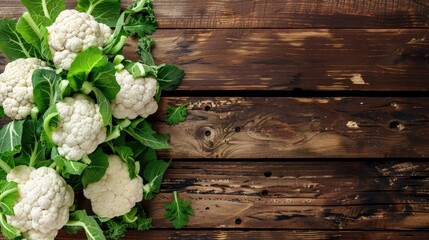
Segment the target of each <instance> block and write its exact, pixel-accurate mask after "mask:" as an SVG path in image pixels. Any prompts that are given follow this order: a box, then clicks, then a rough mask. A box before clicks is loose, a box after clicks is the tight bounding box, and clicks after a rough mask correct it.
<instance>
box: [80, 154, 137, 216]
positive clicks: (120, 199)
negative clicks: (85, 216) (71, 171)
mask: <svg viewBox="0 0 429 240" xmlns="http://www.w3.org/2000/svg"><path fill="white" fill-rule="evenodd" d="M83 194H84V195H85V197H86V198H88V199H89V200H91V206H92V210H93V211H94V212H95V213H96V214H97V215H98V216H100V217H103V218H109V219H110V218H114V217H118V216H121V215H124V214H126V213H128V212H129V211H131V208H133V207H134V206H135V204H136V203H138V202H140V201H141V200H142V199H143V179H142V178H141V177H140V176H137V177H136V178H134V179H130V176H129V173H128V166H127V164H126V163H125V162H124V161H122V159H121V158H120V157H119V156H117V155H110V156H109V167H108V168H107V170H106V173H105V175H104V176H103V177H102V178H101V179H100V181H98V182H95V183H91V184H89V185H88V186H87V187H86V188H85V189H84V190H83Z"/></svg>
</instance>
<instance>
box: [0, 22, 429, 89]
mask: <svg viewBox="0 0 429 240" xmlns="http://www.w3.org/2000/svg"><path fill="white" fill-rule="evenodd" d="M426 35H427V30H426V29H422V30H404V29H391V30H374V29H369V30H368V29H366V30H345V29H342V30H328V29H319V30H282V29H281V30H267V29H256V30H254V29H251V30H249V29H218V30H191V29H188V30H159V31H157V33H156V34H155V35H154V38H155V39H156V41H157V47H156V48H155V49H154V56H155V59H156V61H157V62H158V63H173V64H177V65H179V66H181V67H183V68H185V70H186V77H185V80H184V81H183V83H182V85H180V87H179V88H178V89H179V90H215V91H218V90H294V89H305V90H358V91H363V90H371V91H390V90H397V91H407V90H408V91H428V90H429V82H428V81H427V79H429V69H428V66H429V38H426V37H425V36H426ZM136 45H137V43H136V42H135V41H130V42H129V43H128V46H127V48H126V50H125V51H126V55H127V57H129V58H130V59H132V60H138V59H139V58H138V56H137V54H136V52H135V49H136ZM6 62H7V61H6V59H4V57H0V72H2V71H3V70H4V65H5V64H6Z"/></svg>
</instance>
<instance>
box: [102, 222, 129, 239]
mask: <svg viewBox="0 0 429 240" xmlns="http://www.w3.org/2000/svg"><path fill="white" fill-rule="evenodd" d="M106 225H107V230H106V231H105V233H106V236H107V237H108V238H110V239H120V238H122V237H123V236H125V233H126V232H127V224H125V223H123V222H121V221H120V220H118V219H110V220H109V221H107V222H106Z"/></svg>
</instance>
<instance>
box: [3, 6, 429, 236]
mask: <svg viewBox="0 0 429 240" xmlns="http://www.w3.org/2000/svg"><path fill="white" fill-rule="evenodd" d="M75 2H76V1H68V6H69V7H72V6H74V5H75ZM123 2H124V5H127V4H128V3H130V2H131V0H124V1H123ZM154 8H155V14H156V15H157V19H158V21H159V23H160V28H161V29H160V30H158V31H157V32H156V34H155V35H154V38H155V40H156V47H155V49H154V55H155V59H156V61H157V62H169V63H175V64H178V65H180V66H182V67H184V68H185V70H186V74H187V75H186V78H185V80H184V81H183V84H182V85H181V86H180V87H179V89H178V90H176V91H173V92H170V93H166V97H164V98H163V100H162V102H161V104H160V111H159V112H158V113H157V114H156V115H155V116H152V117H151V121H152V122H153V123H154V125H155V127H156V128H157V129H158V130H159V131H160V132H164V133H170V134H171V144H172V145H173V147H174V148H173V149H171V150H168V151H161V152H159V155H160V156H161V157H162V158H164V159H170V158H171V159H173V164H172V166H171V168H170V169H169V170H168V172H167V174H166V178H165V180H164V182H163V187H162V190H161V193H160V194H158V195H157V196H156V198H155V199H154V200H153V201H150V202H145V203H143V204H144V206H145V208H146V209H147V210H148V213H149V214H150V215H151V217H153V219H154V229H153V230H151V231H148V232H145V233H139V232H135V231H131V232H129V234H127V236H126V237H125V239H427V238H429V231H427V230H428V229H429V186H428V183H429V161H428V155H429V94H428V93H429V92H428V91H429V25H428V24H429V1H428V0H403V1H393V0H347V1H340V0H326V1H319V0H308V1H304V0H181V1H171V0H154ZM23 11H24V8H22V7H21V6H20V3H19V1H18V0H4V1H1V3H0V16H5V17H19V16H20V15H21V14H22V13H23ZM135 47H136V43H135V41H129V42H128V43H127V48H126V52H125V53H126V55H127V57H129V58H130V59H134V60H137V59H138V57H137V55H136V54H135V53H133V51H134V49H135ZM6 63H7V60H6V59H5V58H4V57H0V71H3V69H4V65H5V64H6ZM307 90H309V91H307ZM182 103H190V104H191V105H190V106H189V107H188V110H189V116H188V119H187V121H186V122H184V123H181V124H179V125H176V126H167V125H165V124H164V123H163V122H162V119H163V117H164V113H165V109H166V108H167V106H176V105H180V104H182ZM5 121H6V120H0V124H1V122H3V123H4V122H5ZM331 157H334V159H330V158H331ZM373 157H375V158H376V159H372V158H373ZM174 190H178V191H179V192H180V195H181V197H183V198H185V199H190V200H192V206H193V208H194V209H195V213H196V216H195V217H192V218H191V221H190V222H189V225H188V226H187V229H184V230H173V229H172V227H171V225H170V224H169V223H168V222H167V221H165V220H164V219H163V217H162V216H163V215H164V211H163V205H164V204H165V203H166V202H167V201H168V200H169V199H170V195H171V192H172V191H174ZM58 239H85V237H84V235H82V234H80V235H77V236H70V235H68V234H66V233H64V232H61V233H60V235H59V237H58Z"/></svg>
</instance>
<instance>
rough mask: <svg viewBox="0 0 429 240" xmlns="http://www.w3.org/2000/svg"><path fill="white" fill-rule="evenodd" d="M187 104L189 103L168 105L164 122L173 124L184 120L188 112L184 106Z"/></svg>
mask: <svg viewBox="0 0 429 240" xmlns="http://www.w3.org/2000/svg"><path fill="white" fill-rule="evenodd" d="M188 106H189V103H186V104H183V105H182V106H179V107H168V108H167V115H166V116H165V122H166V123H167V124H168V125H175V124H178V123H180V122H184V121H186V117H187V116H188V113H187V112H186V107H188Z"/></svg>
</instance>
